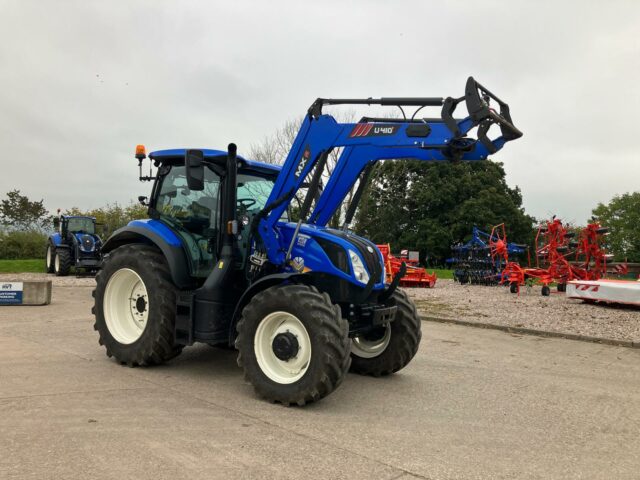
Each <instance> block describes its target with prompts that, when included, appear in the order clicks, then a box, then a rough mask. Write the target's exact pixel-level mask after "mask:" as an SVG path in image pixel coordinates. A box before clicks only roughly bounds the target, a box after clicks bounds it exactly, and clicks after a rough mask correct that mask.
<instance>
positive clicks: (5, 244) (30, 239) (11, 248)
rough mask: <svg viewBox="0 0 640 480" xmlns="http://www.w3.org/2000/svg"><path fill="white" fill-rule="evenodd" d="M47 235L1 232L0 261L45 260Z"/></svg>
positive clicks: (25, 232) (34, 232) (35, 232)
mask: <svg viewBox="0 0 640 480" xmlns="http://www.w3.org/2000/svg"><path fill="white" fill-rule="evenodd" d="M46 250H47V235H45V234H44V233H41V232H37V231H30V230H29V231H20V232H19V231H15V232H0V259H10V260H18V259H23V258H44V256H45V254H46Z"/></svg>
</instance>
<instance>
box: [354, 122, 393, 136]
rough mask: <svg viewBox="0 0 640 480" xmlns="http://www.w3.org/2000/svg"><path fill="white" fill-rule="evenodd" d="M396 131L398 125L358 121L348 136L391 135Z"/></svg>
mask: <svg viewBox="0 0 640 480" xmlns="http://www.w3.org/2000/svg"><path fill="white" fill-rule="evenodd" d="M397 131H398V125H388V124H375V123H358V124H357V125H356V126H355V127H353V130H351V133H350V134H349V137H351V138H354V137H381V136H383V135H393V134H394V133H396V132H397Z"/></svg>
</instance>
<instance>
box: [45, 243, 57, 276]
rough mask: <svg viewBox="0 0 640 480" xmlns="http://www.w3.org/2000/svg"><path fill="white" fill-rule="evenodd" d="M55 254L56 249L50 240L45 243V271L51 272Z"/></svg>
mask: <svg viewBox="0 0 640 480" xmlns="http://www.w3.org/2000/svg"><path fill="white" fill-rule="evenodd" d="M55 256H56V249H55V247H54V246H53V244H52V243H51V242H48V243H47V255H46V257H45V266H46V269H47V273H53V272H54V271H55V269H54V265H53V262H54V259H55V258H54V257H55Z"/></svg>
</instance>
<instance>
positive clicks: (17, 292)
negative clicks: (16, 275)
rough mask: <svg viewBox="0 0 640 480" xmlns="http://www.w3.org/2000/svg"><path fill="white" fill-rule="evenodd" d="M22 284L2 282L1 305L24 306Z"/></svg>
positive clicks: (0, 289)
mask: <svg viewBox="0 0 640 480" xmlns="http://www.w3.org/2000/svg"><path fill="white" fill-rule="evenodd" d="M23 289H24V284H23V283H22V282H2V281H0V305H20V304H22V291H23Z"/></svg>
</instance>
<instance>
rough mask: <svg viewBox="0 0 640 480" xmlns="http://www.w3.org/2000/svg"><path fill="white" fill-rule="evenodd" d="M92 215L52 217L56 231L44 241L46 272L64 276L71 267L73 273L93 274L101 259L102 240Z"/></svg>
mask: <svg viewBox="0 0 640 480" xmlns="http://www.w3.org/2000/svg"><path fill="white" fill-rule="evenodd" d="M96 225H97V224H96V219H95V218H93V217H81V216H67V215H60V216H58V217H55V218H54V219H53V226H54V228H55V229H56V232H55V233H53V234H52V235H50V236H49V240H48V243H47V254H46V268H47V273H55V274H56V275H57V276H65V275H68V274H69V272H70V271H71V267H74V268H75V269H76V273H78V274H79V273H80V272H81V271H82V272H83V273H86V274H88V273H95V272H96V271H97V270H98V269H99V268H100V263H101V261H102V240H101V239H100V237H99V236H98V235H97V233H96Z"/></svg>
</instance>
